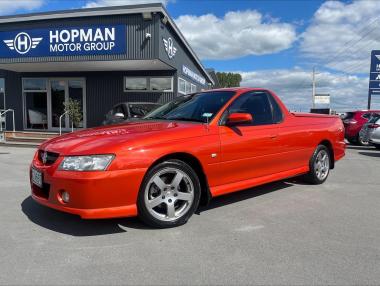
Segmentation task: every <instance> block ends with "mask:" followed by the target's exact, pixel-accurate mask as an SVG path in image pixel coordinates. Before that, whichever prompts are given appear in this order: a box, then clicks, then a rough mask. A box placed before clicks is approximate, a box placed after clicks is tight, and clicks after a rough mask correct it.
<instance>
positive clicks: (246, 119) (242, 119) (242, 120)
mask: <svg viewBox="0 0 380 286" xmlns="http://www.w3.org/2000/svg"><path fill="white" fill-rule="evenodd" d="M252 121H253V118H252V115H251V114H250V113H231V114H230V115H228V117H227V122H226V125H228V126H234V125H240V124H249V123H252Z"/></svg>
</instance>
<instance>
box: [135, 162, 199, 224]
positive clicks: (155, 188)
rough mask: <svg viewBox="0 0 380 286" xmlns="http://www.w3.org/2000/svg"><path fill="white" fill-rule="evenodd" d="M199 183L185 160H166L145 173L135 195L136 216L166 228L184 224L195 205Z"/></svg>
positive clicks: (193, 210)
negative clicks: (136, 195)
mask: <svg viewBox="0 0 380 286" xmlns="http://www.w3.org/2000/svg"><path fill="white" fill-rule="evenodd" d="M200 195H201V186H200V182H199V179H198V176H197V174H196V173H195V172H194V170H193V169H192V168H191V167H190V166H189V165H187V164H186V163H185V162H183V161H180V160H168V161H165V162H162V163H160V164H158V165H156V166H154V167H153V168H152V169H151V170H149V171H148V173H147V174H146V176H145V178H144V181H143V183H142V185H141V189H140V192H139V196H138V201H137V207H138V212H139V217H140V218H141V220H142V221H143V222H145V223H146V224H148V225H150V226H153V227H158V228H167V227H175V226H179V225H182V224H185V223H186V222H187V220H188V219H189V218H190V217H191V216H192V215H193V213H194V212H195V210H196V209H197V207H198V204H199V199H200Z"/></svg>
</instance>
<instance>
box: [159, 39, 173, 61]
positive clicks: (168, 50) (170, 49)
mask: <svg viewBox="0 0 380 286" xmlns="http://www.w3.org/2000/svg"><path fill="white" fill-rule="evenodd" d="M162 40H163V41H164V45H165V50H166V53H167V54H168V57H169V59H172V58H173V57H174V56H175V54H176V52H177V48H176V47H174V42H173V39H172V38H168V39H167V40H166V39H162Z"/></svg>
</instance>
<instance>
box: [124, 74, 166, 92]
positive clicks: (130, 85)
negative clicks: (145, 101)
mask: <svg viewBox="0 0 380 286" xmlns="http://www.w3.org/2000/svg"><path fill="white" fill-rule="evenodd" d="M124 91H160V92H163V91H164V92H172V91H173V78H172V77H158V76H157V77H156V76H155V77H125V79H124Z"/></svg>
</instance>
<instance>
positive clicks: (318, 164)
mask: <svg viewBox="0 0 380 286" xmlns="http://www.w3.org/2000/svg"><path fill="white" fill-rule="evenodd" d="M329 170H330V157H329V154H328V152H327V151H326V150H320V151H319V152H318V155H317V156H316V159H315V162H314V172H315V175H316V176H317V178H318V179H319V180H320V181H323V180H324V179H326V177H327V176H328V174H329Z"/></svg>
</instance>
